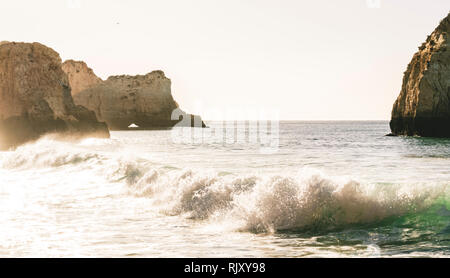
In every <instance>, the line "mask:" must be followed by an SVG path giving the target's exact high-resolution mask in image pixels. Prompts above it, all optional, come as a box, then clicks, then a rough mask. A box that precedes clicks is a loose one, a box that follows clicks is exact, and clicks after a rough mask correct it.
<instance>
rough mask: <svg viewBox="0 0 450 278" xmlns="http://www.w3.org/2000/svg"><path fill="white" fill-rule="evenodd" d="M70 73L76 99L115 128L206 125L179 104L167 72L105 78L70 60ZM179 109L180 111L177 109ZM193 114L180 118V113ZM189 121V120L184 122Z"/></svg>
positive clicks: (183, 115) (65, 66)
mask: <svg viewBox="0 0 450 278" xmlns="http://www.w3.org/2000/svg"><path fill="white" fill-rule="evenodd" d="M63 69H64V71H65V72H66V73H67V75H68V76H69V82H70V85H71V87H73V88H74V90H72V95H73V98H74V101H75V103H76V104H78V105H82V106H85V107H87V108H88V109H90V110H92V111H95V113H96V115H97V117H98V118H99V119H100V120H101V121H105V122H106V123H107V124H108V127H109V128H110V129H111V130H124V129H128V127H129V126H130V125H131V124H136V125H137V126H139V128H141V129H150V128H160V127H172V126H174V125H175V124H177V125H180V123H181V124H182V125H184V126H185V125H189V126H198V127H205V124H204V123H203V121H202V120H201V119H200V117H199V116H192V115H188V114H186V113H185V112H183V111H182V110H180V109H179V108H178V104H177V103H176V102H175V100H174V99H173V97H172V93H171V81H170V79H168V78H167V77H166V76H165V74H164V72H162V71H153V72H150V73H148V74H146V75H136V76H129V75H120V76H111V77H109V78H108V79H107V80H106V81H101V80H100V79H99V78H98V77H97V76H96V75H95V74H94V72H93V71H92V70H91V69H89V68H88V67H87V66H86V64H85V63H84V62H74V61H67V62H65V63H64V66H63ZM174 111H175V112H178V115H176V114H173V112H174ZM180 115H181V116H182V117H184V119H187V118H186V117H188V118H190V120H189V121H188V122H186V121H182V122H180V120H179V117H178V116H180ZM183 123H187V124H183Z"/></svg>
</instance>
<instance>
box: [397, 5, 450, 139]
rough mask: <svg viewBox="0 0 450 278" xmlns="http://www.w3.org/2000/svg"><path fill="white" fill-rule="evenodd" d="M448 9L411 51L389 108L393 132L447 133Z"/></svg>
mask: <svg viewBox="0 0 450 278" xmlns="http://www.w3.org/2000/svg"><path fill="white" fill-rule="evenodd" d="M449 39H450V13H449V14H448V15H447V17H446V18H444V19H443V20H442V21H441V22H440V24H439V26H438V27H437V28H436V29H435V30H434V31H433V33H431V35H430V36H428V38H427V40H426V42H424V43H423V44H422V45H421V46H420V47H419V51H418V52H417V53H415V54H414V56H413V58H412V61H411V62H410V63H409V65H408V68H407V70H406V72H405V73H404V76H403V85H402V89H401V92H400V95H399V96H398V98H397V100H396V101H395V103H394V107H393V109H392V118H391V122H390V127H391V130H392V133H393V134H395V135H418V136H424V137H450V49H449Z"/></svg>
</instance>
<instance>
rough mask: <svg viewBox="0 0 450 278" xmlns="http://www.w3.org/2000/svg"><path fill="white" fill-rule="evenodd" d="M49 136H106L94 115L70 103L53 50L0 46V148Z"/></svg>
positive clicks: (28, 45) (34, 45) (31, 45)
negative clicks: (58, 133) (60, 134)
mask: <svg viewBox="0 0 450 278" xmlns="http://www.w3.org/2000/svg"><path fill="white" fill-rule="evenodd" d="M49 132H65V133H70V134H71V135H72V136H87V135H89V136H100V137H108V136H109V132H108V129H107V127H106V125H105V124H104V123H100V122H98V121H97V118H96V116H95V113H94V112H92V111H89V110H88V109H86V108H84V107H82V106H76V105H75V104H74V102H73V99H72V96H71V92H70V86H69V80H68V78H67V75H66V74H65V73H64V71H63V70H62V68H61V58H60V57H59V54H58V53H57V52H55V51H54V50H52V49H51V48H48V47H46V46H44V45H42V44H39V43H14V42H12V43H9V42H2V43H0V148H1V149H5V148H9V147H14V146H17V145H19V144H21V143H24V142H26V141H29V140H33V139H36V138H38V137H39V136H40V135H43V134H45V133H49Z"/></svg>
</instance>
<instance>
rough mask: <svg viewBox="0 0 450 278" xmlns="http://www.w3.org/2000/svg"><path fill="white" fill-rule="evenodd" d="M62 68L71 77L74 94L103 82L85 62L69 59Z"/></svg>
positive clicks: (70, 81)
mask: <svg viewBox="0 0 450 278" xmlns="http://www.w3.org/2000/svg"><path fill="white" fill-rule="evenodd" d="M62 69H63V71H64V72H65V73H66V74H67V77H68V78H69V83H70V87H71V89H72V91H71V93H72V96H75V95H76V94H78V93H79V92H81V91H84V90H86V89H88V88H91V87H93V86H95V85H97V84H99V83H102V82H103V80H101V79H100V78H99V77H97V76H96V75H95V73H94V71H93V70H92V69H91V68H89V67H88V66H87V65H86V63H85V62H78V61H74V60H67V61H65V62H64V63H63V64H62Z"/></svg>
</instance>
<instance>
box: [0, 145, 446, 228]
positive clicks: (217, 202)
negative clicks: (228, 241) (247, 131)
mask: <svg viewBox="0 0 450 278" xmlns="http://www.w3.org/2000/svg"><path fill="white" fill-rule="evenodd" d="M86 144H89V145H92V144H93V145H97V144H98V142H97V141H95V140H90V141H89V142H87V141H84V142H82V143H81V145H84V146H85V145H86ZM1 165H2V167H3V168H7V169H25V168H26V169H28V168H37V167H40V168H42V167H44V168H45V167H50V168H58V167H66V166H68V165H69V166H73V167H78V170H77V171H75V173H72V174H73V175H80V174H81V173H82V172H83V171H86V169H90V170H94V172H95V173H96V174H97V175H100V176H101V177H100V178H101V180H104V181H105V182H116V183H123V186H124V190H125V192H126V194H130V195H133V196H136V197H144V198H148V199H149V206H153V207H154V208H155V210H158V211H160V212H162V213H165V214H169V215H185V216H186V217H188V218H192V219H197V220H202V221H206V220H208V221H209V222H226V221H228V222H231V223H228V224H229V225H227V226H231V227H233V228H234V229H236V230H245V231H252V232H274V231H279V230H314V229H317V230H333V229H339V228H343V227H346V226H349V225H358V224H371V223H376V222H378V221H382V220H384V219H387V218H389V217H395V216H401V215H404V214H406V213H413V212H416V211H420V210H423V209H425V208H427V207H428V206H430V205H431V204H432V203H433V201H434V200H436V199H437V198H438V197H439V196H442V195H445V194H448V192H446V191H448V186H447V185H427V186H425V185H420V184H418V185H411V184H408V185H392V184H389V185H385V184H361V183H360V182H358V181H357V180H354V179H351V178H345V177H329V176H327V175H325V174H324V173H321V172H319V171H317V170H315V169H311V168H302V169H299V171H298V172H297V173H293V174H291V175H269V174H257V175H233V174H231V175H225V176H223V175H219V174H218V173H217V172H214V171H209V172H208V171H202V170H192V169H181V170H180V169H167V167H161V166H155V165H153V164H152V163H151V162H150V161H136V158H135V157H128V156H126V155H124V154H117V155H113V156H111V155H106V154H101V153H98V152H94V151H88V150H86V149H83V148H79V147H77V145H75V146H73V145H69V144H68V143H64V142H59V141H52V140H51V139H48V138H44V139H42V140H40V141H38V142H36V143H33V144H29V145H25V146H22V147H19V148H18V149H17V150H16V151H14V152H9V153H4V154H3V156H2V159H1ZM97 178H98V177H97Z"/></svg>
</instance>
